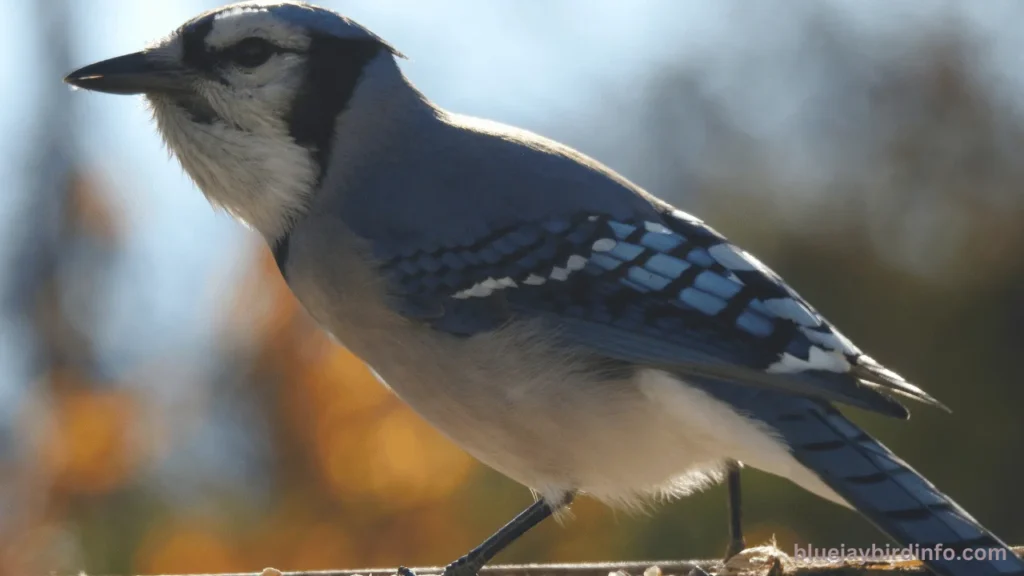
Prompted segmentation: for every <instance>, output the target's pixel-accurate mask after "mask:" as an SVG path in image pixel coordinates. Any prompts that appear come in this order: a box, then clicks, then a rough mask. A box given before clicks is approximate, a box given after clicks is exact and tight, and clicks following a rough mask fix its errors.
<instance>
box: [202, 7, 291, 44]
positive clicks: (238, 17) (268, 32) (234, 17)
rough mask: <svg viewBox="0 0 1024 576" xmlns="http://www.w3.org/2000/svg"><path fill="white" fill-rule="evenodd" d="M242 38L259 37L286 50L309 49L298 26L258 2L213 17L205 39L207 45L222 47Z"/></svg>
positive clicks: (235, 42)
mask: <svg viewBox="0 0 1024 576" xmlns="http://www.w3.org/2000/svg"><path fill="white" fill-rule="evenodd" d="M245 38H262V39H264V40H266V41H268V42H271V43H273V44H274V45H276V46H280V47H281V48H285V49H288V50H305V49H306V48H309V36H308V35H306V34H305V33H304V31H303V30H302V29H301V28H298V27H296V26H294V25H292V24H290V23H288V22H285V21H283V20H281V19H280V18H277V17H275V16H274V14H273V13H272V12H270V11H269V10H267V9H266V8H265V7H263V6H261V5H260V4H245V5H241V6H236V7H234V8H231V9H229V10H225V11H223V12H220V13H219V14H217V15H216V16H214V18H213V28H211V29H210V32H209V34H207V35H206V39H205V41H206V46H207V48H210V49H212V50H223V49H225V48H227V47H229V46H232V45H234V44H237V43H238V42H239V41H241V40H243V39H245Z"/></svg>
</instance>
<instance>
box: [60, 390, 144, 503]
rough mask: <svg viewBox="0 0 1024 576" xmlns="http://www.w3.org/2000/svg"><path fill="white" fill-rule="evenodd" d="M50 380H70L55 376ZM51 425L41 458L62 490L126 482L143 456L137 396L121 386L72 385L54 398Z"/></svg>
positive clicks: (87, 489)
mask: <svg viewBox="0 0 1024 576" xmlns="http://www.w3.org/2000/svg"><path fill="white" fill-rule="evenodd" d="M52 378H53V379H55V380H59V379H62V378H73V376H71V375H69V374H66V373H65V374H54V375H53V377H52ZM54 404H55V405H54V406H53V418H52V419H51V420H50V422H52V427H51V428H50V429H49V430H47V435H46V440H45V442H44V444H43V446H44V450H43V459H44V462H45V463H46V465H47V468H48V469H49V470H51V471H52V474H53V482H54V488H55V489H57V490H60V491H63V492H65V493H92V494H96V493H103V492H108V491H110V490H112V489H114V488H116V487H118V486H120V485H122V484H124V483H125V482H126V481H128V479H129V478H131V476H132V474H133V473H134V472H135V470H136V469H137V468H138V465H139V463H140V460H141V459H142V456H143V454H142V453H141V450H140V445H139V444H138V443H137V442H133V441H132V438H133V434H136V435H137V434H138V428H139V422H138V413H139V411H138V408H137V402H136V400H135V398H133V397H132V396H131V395H130V394H128V393H126V392H124V391H119V390H97V389H84V388H82V389H74V390H70V391H66V392H63V393H61V394H59V395H57V396H56V397H55V398H54Z"/></svg>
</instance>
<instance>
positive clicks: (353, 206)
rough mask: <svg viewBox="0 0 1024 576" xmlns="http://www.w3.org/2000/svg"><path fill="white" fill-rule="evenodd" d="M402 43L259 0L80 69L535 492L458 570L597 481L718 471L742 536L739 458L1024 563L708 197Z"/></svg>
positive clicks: (846, 347)
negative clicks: (600, 153)
mask: <svg viewBox="0 0 1024 576" xmlns="http://www.w3.org/2000/svg"><path fill="white" fill-rule="evenodd" d="M404 58H405V56H404V55H403V54H402V53H401V52H400V51H399V50H398V49H397V48H395V47H394V46H392V45H391V44H389V43H388V42H387V41H385V40H384V39H382V38H381V37H379V36H377V35H376V34H374V33H373V32H371V31H370V30H369V29H367V28H366V27H364V26H362V25H360V24H358V23H357V22H355V21H353V20H351V19H349V18H347V17H345V16H342V15H340V14H338V13H336V12H334V11H331V10H328V9H325V8H321V7H317V6H314V5H310V4H305V3H300V2H285V1H263V2H245V3H241V4H231V5H227V6H223V7H220V8H217V9H214V10H211V11H208V12H205V13H203V14H200V15H198V16H196V17H195V18H193V19H191V20H189V21H188V22H186V23H185V24H183V25H181V26H180V27H179V28H177V29H175V30H174V31H173V32H172V33H171V34H170V35H168V36H167V37H166V38H164V39H162V40H159V41H157V42H155V43H153V44H152V45H150V46H149V47H147V48H145V49H143V50H141V51H139V52H135V53H132V54H128V55H124V56H119V57H115V58H111V59H109V60H104V61H102V62H98V63H95V64H92V65H88V66H85V67H83V68H81V69H78V70H76V71H74V72H72V73H70V74H69V75H67V76H66V77H65V79H64V80H65V82H67V83H69V84H70V85H72V86H74V87H78V88H82V89H87V90H93V91H99V92H105V93H110V94H122V95H143V97H144V98H145V100H146V101H147V103H148V106H149V108H150V110H151V111H152V115H153V118H154V121H155V124H156V127H157V130H158V131H159V133H160V134H161V136H162V138H163V140H164V141H165V143H166V144H167V146H168V148H169V149H170V150H171V151H172V152H173V155H174V156H176V157H177V159H178V161H179V162H180V164H181V165H182V167H183V168H184V170H185V172H186V173H187V174H188V175H189V176H190V178H191V179H192V180H193V181H194V183H195V185H196V186H197V187H198V188H199V190H200V191H201V192H202V193H203V194H204V195H205V197H206V198H207V199H208V200H209V202H210V203H211V204H213V205H214V206H215V207H219V208H222V209H223V210H225V211H227V212H228V213H230V214H231V215H232V216H234V217H235V218H237V219H238V220H239V221H241V222H242V223H244V224H245V225H246V226H247V227H249V228H250V229H252V230H254V231H255V232H256V233H258V234H259V235H260V236H262V238H263V239H264V241H265V242H266V244H267V246H268V248H269V250H270V251H271V252H272V254H273V256H274V259H275V261H276V263H277V267H278V269H279V270H280V273H281V275H282V276H283V278H284V279H285V281H286V282H287V284H288V286H289V288H290V290H291V292H292V293H293V294H294V295H295V297H296V298H297V300H298V301H299V302H300V303H301V305H302V307H303V308H304V309H305V310H306V312H308V314H309V315H310V316H311V317H312V318H313V319H314V320H315V321H316V323H317V324H318V325H319V326H320V327H321V328H322V329H323V330H324V331H326V332H327V333H328V334H329V335H330V336H331V337H332V338H333V339H334V340H335V341H336V342H337V343H339V344H340V345H341V346H344V347H345V348H347V349H348V350H350V351H351V352H353V353H354V354H355V355H357V356H358V357H359V358H360V359H361V360H362V361H364V362H365V363H366V364H367V366H368V367H369V368H370V369H371V370H372V372H373V374H374V375H375V376H376V377H377V379H378V380H379V381H380V382H381V383H382V384H383V385H385V386H386V387H388V388H389V389H390V390H391V391H392V392H393V393H394V394H396V395H397V396H398V397H399V398H400V399H401V400H402V401H404V402H405V403H407V404H408V405H409V406H410V407H411V408H412V409H413V410H414V411H415V412H417V413H418V414H419V415H420V416H421V417H422V418H424V419H425V420H426V421H427V422H429V423H430V424H431V425H432V426H434V427H435V428H437V429H438V430H439V431H440V432H441V433H443V434H444V435H445V436H447V437H448V438H449V439H451V440H452V441H453V442H454V443H456V444H458V445H459V446H460V447H461V448H463V449H464V450H465V451H467V452H468V453H469V454H471V455H472V456H474V457H475V458H477V459H478V460H480V461H481V462H483V463H484V464H486V465H488V466H490V467H491V468H493V469H495V470H497V471H499V472H501V473H503V474H505V475H506V476H508V477H510V478H512V479H513V480H515V481H517V482H519V483H520V484H522V485H524V486H526V487H528V488H529V489H530V490H531V491H532V492H533V493H534V495H535V500H534V502H533V504H531V505H530V506H529V507H527V508H526V509H525V510H523V512H521V513H520V514H519V515H518V516H516V517H515V518H514V519H512V520H511V521H510V522H509V523H508V524H506V525H505V526H504V527H502V528H501V529H499V530H498V531H497V532H496V533H494V535H492V536H491V537H489V538H487V539H486V540H484V541H483V543H482V544H480V545H479V546H477V547H476V548H474V549H473V550H471V551H469V552H468V553H467V554H466V555H464V556H463V557H461V558H459V559H457V560H455V561H454V562H452V563H451V564H449V565H448V566H447V567H446V568H445V570H444V573H445V575H446V576H472V575H473V574H476V573H477V572H478V570H479V569H480V568H481V567H482V566H483V565H484V564H486V563H487V562H488V561H490V560H491V559H492V558H493V557H494V556H495V555H496V554H497V553H498V552H500V551H501V550H503V549H504V548H505V547H507V546H508V545H509V544H511V543H512V542H513V541H514V540H516V539H517V538H518V537H519V536H521V535H522V534H524V533H525V532H527V531H528V530H530V529H531V528H532V527H533V526H535V525H536V524H538V523H540V522H542V521H543V520H545V519H547V518H549V517H551V516H556V517H557V516H559V515H560V514H562V513H563V512H564V511H565V510H566V508H567V507H568V506H569V505H570V503H571V502H572V501H573V500H574V498H576V497H577V496H578V495H585V496H586V497H590V498H595V499H597V500H599V501H601V502H603V503H605V504H608V505H609V506H612V507H615V508H617V509H635V508H638V507H639V508H643V507H646V506H648V505H649V504H650V503H652V502H655V501H657V499H659V498H661V497H681V496H685V495H687V494H690V493H693V492H695V491H698V490H702V489H704V488H706V487H709V486H712V485H714V484H716V483H720V482H723V481H724V482H727V483H728V486H729V490H728V495H729V530H730V545H729V550H728V551H727V554H728V555H733V554H736V553H737V552H739V551H740V550H742V549H743V547H744V545H745V541H744V538H743V534H742V523H741V522H742V517H741V516H742V515H741V498H740V494H741V491H740V484H739V481H740V471H741V469H742V468H743V467H747V466H749V467H753V468H757V469H760V470H763V471H766V472H769V473H771V474H775V475H778V476H781V477H784V478H788V479H790V480H792V481H793V482H794V483H795V484H797V485H798V486H800V487H802V488H804V489H806V490H808V491H810V492H811V493H813V494H815V495H817V496H820V497H822V498H824V499H826V500H829V501H831V502H834V503H836V504H838V505H840V506H844V507H847V508H851V509H853V510H856V511H857V512H859V513H860V514H861V515H863V516H864V517H865V518H866V519H867V520H869V521H870V522H872V523H873V524H874V525H875V526H877V527H878V528H879V529H880V530H881V531H882V532H884V533H886V534H888V535H889V536H890V537H892V538H893V539H894V540H896V541H897V542H899V543H900V544H902V545H905V546H915V547H916V548H915V550H916V551H917V555H918V557H919V558H920V559H921V560H922V561H923V562H924V563H925V564H926V565H927V566H928V568H930V569H931V570H932V571H934V572H936V573H938V574H942V575H945V576H989V575H1024V562H1022V561H1021V559H1020V558H1018V557H1017V556H1016V555H1015V554H1014V553H1013V552H1012V551H1011V550H1010V549H1009V548H1008V547H1007V546H1006V544H1005V543H1003V542H1002V541H1001V540H1000V539H999V538H998V537H997V536H995V535H993V534H992V533H991V532H990V531H988V530H987V529H986V528H984V527H983V526H982V525H981V524H980V523H979V522H978V521H977V520H975V519H974V518H973V517H971V515H970V514H968V513H967V512H966V511H965V510H964V509H963V508H961V507H960V506H959V505H957V504H956V503H955V502H954V501H953V500H952V499H951V498H950V497H948V496H946V495H945V494H944V493H942V492H941V491H939V490H938V489H937V488H936V487H935V486H934V485H933V484H932V483H930V482H929V481H928V480H926V479H925V478H924V477H922V476H921V475H920V474H918V473H917V472H916V471H915V470H914V469H913V468H912V467H911V466H910V465H909V464H907V463H906V462H904V461H903V460H902V459H900V458H899V457H898V456H896V455H895V454H893V453H892V452H891V451H890V450H889V449H887V448H886V447H885V446H883V445H882V444H881V443H880V442H879V441H877V440H875V439H874V438H873V437H872V436H870V435H869V434H868V433H867V432H866V431H864V430H863V429H861V428H860V427H859V426H857V425H855V424H854V423H853V422H851V421H850V420H849V419H847V418H846V417H845V416H844V415H843V414H842V413H841V412H840V410H839V409H838V406H848V407H853V408H858V409H863V410H866V411H869V412H874V413H879V414H882V415H885V416H890V417H894V418H900V419H905V418H907V417H908V416H909V412H908V410H907V408H906V406H905V401H907V400H913V401H917V402H920V403H923V404H925V405H931V406H936V407H939V408H943V407H944V406H943V405H942V404H941V403H940V402H939V401H938V400H936V399H934V398H933V397H932V396H930V395H929V394H927V393H926V392H925V391H923V390H922V389H921V388H919V387H917V386H915V385H913V384H911V383H910V382H908V381H907V380H906V379H904V378H903V377H901V376H899V375H898V374H897V373H895V372H893V371H892V370H890V369H888V368H886V367H884V366H883V365H882V364H880V363H879V362H877V361H876V360H874V359H873V358H872V357H871V356H869V355H867V354H865V353H864V352H862V351H861V349H860V348H858V347H857V346H856V345H855V344H854V343H853V342H851V341H850V339H848V338H847V337H845V336H844V335H843V334H842V333H841V332H840V331H839V330H838V329H837V328H836V327H835V326H833V324H831V323H830V322H829V321H828V320H826V319H825V317H824V316H822V314H820V313H819V312H818V311H817V310H816V309H815V308H814V307H812V306H811V304H810V303H808V302H807V301H806V300H805V299H804V298H802V297H801V296H800V295H799V294H798V293H797V292H796V291H795V290H794V289H793V288H792V287H791V286H790V285H789V284H787V283H786V282H785V281H784V280H783V279H782V278H781V277H780V276H779V275H778V274H776V273H775V272H774V271H772V269H771V268H769V267H768V266H767V265H766V264H764V263H763V262H761V261H760V260H759V259H758V258H757V257H755V256H754V255H753V254H751V253H750V252H748V251H747V250H744V249H743V248H741V247H739V246H737V245H736V244H734V243H732V242H731V241H729V240H728V239H727V238H726V237H724V236H723V235H722V234H720V233H719V232H718V231H716V230H715V229H714V228H712V227H711V226H710V225H709V224H707V223H705V222H704V221H703V220H701V219H699V218H698V217H696V216H694V215H692V214H690V213H688V212H685V211H683V210H681V209H679V208H676V207H675V206H672V205H671V204H669V203H666V202H664V201H662V200H660V199H658V198H657V197H655V196H653V195H652V194H650V193H648V192H647V191H645V190H643V189H641V188H640V187H639V186H637V185H636V184H634V183H632V182H631V181H629V180H628V179H626V178H625V177H623V176H621V175H619V174H617V173H616V172H614V171H613V170H611V169H609V168H608V167H606V166H605V165H603V164H601V163H600V162H598V161H597V160H595V159H593V158H590V157H588V156H586V155H584V154H583V153H581V152H579V151H577V150H574V149H572V148H570V147H568V146H566V145H563V144H561V143H558V142H556V141H553V140H551V139H548V138H545V137H543V136H540V135H538V134H535V133H532V132H529V131H526V130H523V129H519V128H516V127H511V126H507V125H503V124H500V123H498V122H494V121H489V120H485V119H480V118H474V117H470V116H466V115H462V114H458V113H455V112H452V111H448V110H446V109H444V108H442V107H440V106H438V105H437V104H435V103H434V102H432V101H431V100H430V99H429V98H428V97H427V96H426V95H425V94H423V93H422V92H421V91H420V90H419V89H418V88H416V87H415V86H414V85H413V83H412V82H411V81H410V80H409V79H408V78H407V77H406V76H405V74H404V73H403V72H402V69H401V65H400V64H401V60H403V59H404ZM933 548H934V550H935V551H937V552H938V553H935V554H929V552H932V551H933ZM972 550H986V551H988V554H987V555H985V554H983V556H985V557H984V558H982V557H979V558H976V559H968V558H967V555H968V554H971V553H972ZM401 571H402V573H404V574H410V573H411V571H409V570H407V569H402V570H401Z"/></svg>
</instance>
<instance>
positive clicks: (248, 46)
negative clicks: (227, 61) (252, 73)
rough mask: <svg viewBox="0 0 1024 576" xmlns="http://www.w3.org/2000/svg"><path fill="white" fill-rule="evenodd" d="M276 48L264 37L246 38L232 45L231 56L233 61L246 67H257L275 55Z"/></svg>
mask: <svg viewBox="0 0 1024 576" xmlns="http://www.w3.org/2000/svg"><path fill="white" fill-rule="evenodd" d="M274 52H276V49H275V47H274V45H273V44H271V43H270V42H267V41H266V40H264V39H262V38H246V39H245V40H242V41H241V42H239V43H238V44H235V45H234V46H233V47H231V49H230V51H229V56H230V58H231V61H232V62H234V63H235V64H238V65H239V66H244V67H245V68H255V67H257V66H259V65H261V64H263V63H264V62H266V61H267V60H270V57H271V56H273V55H274Z"/></svg>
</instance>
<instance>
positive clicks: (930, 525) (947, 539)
mask: <svg viewBox="0 0 1024 576" xmlns="http://www.w3.org/2000/svg"><path fill="white" fill-rule="evenodd" d="M712 388H714V389H717V390H718V391H719V392H720V393H722V392H726V393H728V392H727V391H728V390H729V387H723V386H721V385H720V384H717V385H716V386H714V387H712ZM708 390H709V391H711V388H709V389H708ZM728 400H729V401H730V402H732V403H733V404H734V405H738V407H740V408H741V409H743V410H745V411H746V412H748V413H749V414H751V415H752V416H754V417H756V418H758V419H759V420H762V421H763V422H765V423H766V424H768V425H769V426H771V427H772V428H774V429H775V430H776V431H777V432H778V433H779V436H780V437H781V438H782V439H783V440H784V441H785V442H786V443H787V444H788V445H789V446H790V449H791V451H792V453H793V456H794V457H795V458H796V459H797V460H798V461H799V462H800V463H801V464H803V465H804V466H806V467H807V468H808V469H809V470H811V471H812V472H814V473H815V474H816V475H817V476H818V477H819V478H821V480H822V481H824V482H825V484H827V485H828V486H829V487H830V488H831V489H832V490H833V491H834V492H835V493H836V494H838V495H839V496H841V497H842V498H843V499H844V500H846V502H847V503H849V504H850V505H851V506H852V507H853V508H854V509H856V510H857V511H858V512H859V513H861V514H863V515H864V516H865V517H866V518H868V519H869V520H870V521H871V522H872V523H873V524H875V526H877V527H878V528H879V529H880V530H882V531H883V532H885V533H886V534H888V535H889V536H891V537H892V538H893V539H895V540H896V541H897V542H899V543H900V544H901V545H902V546H904V547H907V548H910V549H911V550H912V551H913V552H914V553H915V554H917V555H918V558H919V559H920V560H921V561H923V562H924V563H925V564H926V565H927V566H928V567H929V568H930V569H931V570H933V571H935V572H937V573H939V574H944V575H946V576H1022V575H1024V560H1021V559H1020V558H1019V557H1017V556H1016V555H1015V554H1014V553H1013V551H1012V550H1010V549H1009V547H1008V546H1007V545H1006V544H1004V543H1003V542H1002V541H1001V540H1000V539H999V538H997V537H996V536H995V535H993V534H992V533H991V532H989V531H988V530H987V529H985V528H984V527H983V526H981V524H979V523H978V521H977V520H975V519H974V518H972V517H971V516H970V514H968V513H967V512H966V511H964V509H963V508H961V507H960V506H959V505H958V504H957V503H956V502H954V501H953V500H952V499H950V498H949V497H948V496H946V495H945V494H943V493H942V492H940V491H939V490H938V489H937V488H936V487H935V486H933V485H932V484H931V483H930V482H928V480H926V479H925V478H924V477H922V476H921V475H920V474H918V473H917V472H916V471H914V469H913V468H911V467H910V466H909V465H908V464H907V463H906V462H904V461H903V460H901V459H900V458H899V457H898V456H896V455H895V454H893V453H892V452H891V451H890V450H889V449H888V448H886V447H885V446H883V445H882V444H881V443H880V442H878V441H877V440H875V439H874V438H872V437H871V436H869V435H868V434H867V433H866V432H864V431H863V430H861V429H860V428H859V427H858V426H857V425H855V424H854V423H853V422H850V421H849V420H848V419H847V418H845V417H844V416H843V415H842V414H841V413H840V412H839V411H838V410H837V409H836V408H835V407H833V406H832V405H830V404H828V403H826V402H822V401H819V400H814V399H809V398H796V397H792V396H789V397H787V396H785V395H780V394H774V393H770V392H764V391H754V392H747V391H741V392H739V393H738V394H736V393H729V398H728ZM937 547H938V548H937ZM937 550H938V551H937ZM965 553H966V554H971V555H974V556H977V555H978V554H983V555H984V556H985V558H984V559H980V558H972V559H964V558H965Z"/></svg>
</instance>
